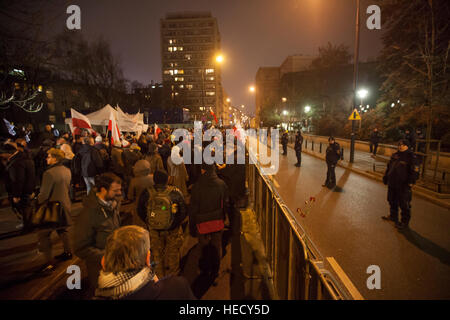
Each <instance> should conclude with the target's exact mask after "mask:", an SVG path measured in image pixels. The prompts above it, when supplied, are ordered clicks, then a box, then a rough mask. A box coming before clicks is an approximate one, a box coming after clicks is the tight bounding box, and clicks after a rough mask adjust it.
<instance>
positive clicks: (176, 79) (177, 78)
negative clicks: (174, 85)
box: [175, 77, 184, 81]
mask: <svg viewBox="0 0 450 320" xmlns="http://www.w3.org/2000/svg"><path fill="white" fill-rule="evenodd" d="M175 81H184V78H183V77H175Z"/></svg>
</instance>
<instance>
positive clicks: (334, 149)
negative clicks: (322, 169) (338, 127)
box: [322, 137, 341, 189]
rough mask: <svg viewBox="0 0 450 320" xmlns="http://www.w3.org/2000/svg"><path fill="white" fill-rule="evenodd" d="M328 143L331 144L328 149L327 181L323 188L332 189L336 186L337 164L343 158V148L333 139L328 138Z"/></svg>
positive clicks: (326, 158)
mask: <svg viewBox="0 0 450 320" xmlns="http://www.w3.org/2000/svg"><path fill="white" fill-rule="evenodd" d="M328 142H329V143H330V144H329V146H328V147H327V151H326V156H325V160H326V162H327V167H328V170H327V180H326V181H325V183H324V184H323V185H322V187H327V188H329V189H332V188H334V187H335V186H336V173H335V172H334V170H335V169H336V164H337V162H338V161H339V159H340V158H341V147H340V146H339V143H337V142H336V141H335V140H334V138H333V137H329V138H328Z"/></svg>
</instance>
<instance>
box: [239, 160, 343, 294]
mask: <svg viewBox="0 0 450 320" xmlns="http://www.w3.org/2000/svg"><path fill="white" fill-rule="evenodd" d="M247 177H248V180H247V182H248V187H249V196H250V202H251V203H252V205H253V210H254V211H255V213H256V218H257V222H258V225H259V228H260V233H261V239H262V241H263V244H264V248H265V252H266V258H267V261H268V263H269V268H270V271H271V275H272V279H273V284H274V288H275V292H276V294H277V296H278V297H277V298H279V299H288V300H322V299H332V300H339V299H352V298H351V297H349V296H348V295H347V294H346V293H345V291H344V290H340V288H342V285H341V284H340V283H339V280H338V279H336V278H335V277H334V276H333V275H332V274H331V272H328V271H327V270H326V269H325V268H324V267H323V265H324V263H323V260H322V258H321V256H320V253H318V250H317V249H316V248H315V246H314V244H313V243H312V242H311V241H310V239H309V238H308V237H307V235H306V233H305V232H304V230H303V228H302V227H301V226H300V225H299V224H298V222H297V221H296V220H295V217H294V215H293V214H292V212H291V211H290V209H289V208H288V207H287V206H286V205H285V204H284V202H283V201H282V199H281V198H280V196H279V195H278V192H277V191H276V189H275V188H274V186H273V185H272V182H271V180H270V179H269V178H268V177H267V176H264V175H262V174H261V169H260V167H259V165H257V164H247Z"/></svg>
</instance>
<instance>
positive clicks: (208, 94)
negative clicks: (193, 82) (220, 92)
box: [206, 91, 216, 96]
mask: <svg viewBox="0 0 450 320" xmlns="http://www.w3.org/2000/svg"><path fill="white" fill-rule="evenodd" d="M215 94H216V93H215V92H214V91H206V95H207V96H213V95H215Z"/></svg>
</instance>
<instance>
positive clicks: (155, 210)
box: [147, 186, 176, 230]
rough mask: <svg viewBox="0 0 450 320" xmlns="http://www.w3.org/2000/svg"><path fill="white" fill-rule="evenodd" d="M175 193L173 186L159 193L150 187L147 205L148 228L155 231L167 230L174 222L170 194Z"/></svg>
mask: <svg viewBox="0 0 450 320" xmlns="http://www.w3.org/2000/svg"><path fill="white" fill-rule="evenodd" d="M172 191H173V187H172V186H168V187H167V188H166V190H164V191H161V192H158V191H157V190H156V189H155V188H154V187H150V188H149V189H148V192H149V194H150V198H149V200H148V205H147V226H148V227H149V229H153V230H167V229H169V228H170V226H171V225H172V222H173V214H174V212H173V209H174V208H175V207H176V206H174V205H173V203H172V200H171V199H170V193H171V192H172Z"/></svg>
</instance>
